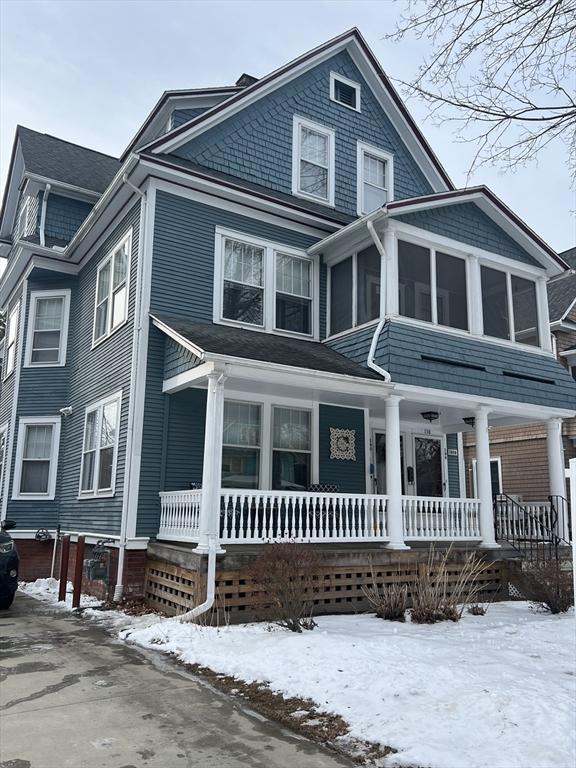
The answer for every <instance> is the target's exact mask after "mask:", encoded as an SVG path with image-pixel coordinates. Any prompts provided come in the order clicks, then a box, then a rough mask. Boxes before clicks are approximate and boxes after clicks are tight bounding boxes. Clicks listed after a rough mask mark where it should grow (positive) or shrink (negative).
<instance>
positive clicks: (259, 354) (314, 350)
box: [152, 313, 383, 381]
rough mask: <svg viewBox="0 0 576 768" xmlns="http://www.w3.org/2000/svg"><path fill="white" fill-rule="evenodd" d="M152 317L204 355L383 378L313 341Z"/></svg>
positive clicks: (165, 317)
mask: <svg viewBox="0 0 576 768" xmlns="http://www.w3.org/2000/svg"><path fill="white" fill-rule="evenodd" d="M152 319H153V320H157V321H159V322H160V323H161V324H163V325H165V326H167V327H168V328H169V329H171V330H172V331H173V332H174V333H175V334H177V335H178V336H179V337H181V338H182V339H183V340H184V341H188V342H190V343H191V344H193V345H194V346H195V347H198V348H200V349H201V350H202V351H203V352H205V353H206V354H207V355H210V354H216V355H226V356H230V357H234V358H243V359H247V360H259V361H261V362H265V363H274V364H276V365H287V366H292V367H295V368H309V369H310V370H313V371H323V372H324V373H335V374H339V375H341V376H356V377H358V378H363V379H374V380H376V381H383V378H382V377H381V376H379V375H378V374H376V373H374V372H373V371H371V370H370V369H369V368H365V367H363V366H362V365H359V364H358V363H356V362H354V361H353V360H350V359H349V358H348V357H345V356H344V355H341V354H340V353H338V352H336V351H335V350H334V349H331V348H330V347H328V346H326V344H321V343H320V342H317V341H307V340H305V339H295V338H291V337H289V336H279V335H276V334H272V333H263V332H261V331H251V330H245V329H243V328H232V327H230V326H227V325H216V324H215V323H199V322H194V321H192V320H185V319H183V318H177V317H172V316H170V315H164V314H158V313H154V314H153V315H152Z"/></svg>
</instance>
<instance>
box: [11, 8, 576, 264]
mask: <svg viewBox="0 0 576 768" xmlns="http://www.w3.org/2000/svg"><path fill="white" fill-rule="evenodd" d="M403 7H404V2H403V0H398V1H396V0H387V1H386V0H384V1H383V0H378V1H377V2H362V0H357V1H356V2H344V0H341V1H340V2H332V1H330V2H320V1H316V2H315V1H314V0H305V1H304V2H301V1H300V0H286V1H284V0H277V1H276V2H274V1H273V0H266V1H262V2H246V0H232V2H218V1H217V0H216V1H214V0H212V1H211V2H203V1H202V2H200V1H197V2H189V1H188V0H178V1H174V0H158V2H155V1H151V2H147V1H144V0H131V1H126V0H100V1H99V2H95V1H93V0H72V1H70V2H62V1H61V0H58V1H56V0H40V1H38V0H0V76H1V81H0V86H1V90H0V171H1V182H2V188H3V187H4V183H5V178H6V174H7V170H8V162H9V158H10V150H11V146H12V141H13V137H14V131H15V128H16V125H17V124H18V123H20V124H21V125H25V126H28V127H29V128H33V129H35V130H37V131H42V132H45V133H50V134H53V135H55V136H59V137H61V138H63V139H67V140H68V141H73V142H77V143H79V144H83V145H85V146H87V147H90V148H93V149H98V150H100V151H102V152H107V153H109V154H111V155H116V156H118V155H119V153H120V152H121V151H122V150H123V149H124V148H125V146H126V145H127V144H128V142H129V140H130V138H131V137H132V136H133V135H134V133H135V132H136V130H137V128H138V127H139V125H140V124H141V123H142V121H143V120H144V118H145V117H146V115H147V114H148V112H149V111H150V109H151V108H152V106H153V105H154V103H155V102H156V100H157V99H158V97H159V96H160V95H161V93H162V91H163V90H166V89H170V88H196V87H201V86H210V85H230V84H232V83H234V81H235V80H236V79H237V77H238V76H239V75H240V74H241V73H242V72H248V73H249V74H252V75H255V76H256V77H259V76H262V75H264V74H266V73H267V72H270V71H271V70H273V69H275V68H276V67H278V66H280V65H282V64H284V63H285V62H286V61H289V60H290V59H292V58H294V57H295V56H298V55H299V54H301V53H303V52H305V51H307V50H309V49H310V48H313V47H314V46H316V45H318V44H319V43H321V42H323V41H325V40H327V39H329V38H331V37H333V36H334V35H337V34H339V33H341V32H343V31H344V30H346V29H348V28H350V27H352V26H357V27H358V28H359V29H360V31H361V32H362V33H363V35H364V36H365V37H366V39H367V40H368V43H369V44H370V45H371V46H372V49H373V50H374V52H375V54H376V56H377V57H378V58H379V60H380V62H381V64H382V65H383V67H384V69H385V70H386V72H387V74H388V75H389V76H390V77H392V78H400V79H405V80H407V79H409V78H410V77H411V75H413V74H414V73H415V71H416V69H417V67H418V64H419V62H420V61H421V59H422V57H423V56H424V55H425V53H426V46H427V45H428V43H427V42H426V41H411V42H403V43H400V44H393V43H391V42H386V41H383V40H382V36H383V35H384V34H386V33H387V32H389V31H390V30H391V29H392V27H393V23H394V20H395V19H396V18H397V16H398V14H399V13H400V12H401V10H402V8H403ZM409 108H410V109H411V111H412V113H413V115H414V116H415V117H416V118H417V120H418V121H419V122H420V123H421V126H422V128H423V131H424V134H425V135H426V137H427V139H428V140H429V142H430V144H431V145H432V148H433V149H434V150H435V152H436V153H437V155H438V156H439V157H440V160H441V161H442V163H443V164H444V166H445V167H446V168H447V170H448V173H449V174H450V176H451V177H452V179H453V181H454V182H455V184H456V185H457V186H458V187H461V186H464V185H465V184H466V173H467V170H468V166H469V163H470V160H471V158H472V155H473V147H472V145H470V144H459V143H458V141H457V140H458V136H457V135H455V134H454V133H453V132H452V128H448V127H446V126H445V127H443V128H439V127H436V126H434V125H433V124H432V123H431V122H429V121H424V116H425V114H426V111H425V107H424V106H423V105H421V104H419V103H418V101H410V102H409ZM469 183H472V184H480V183H482V184H487V185H488V186H490V187H491V188H492V189H493V190H494V191H495V192H496V194H498V195H499V196H500V197H501V198H502V199H503V200H504V201H505V202H506V203H507V204H508V205H509V206H510V207H511V208H513V209H514V210H515V211H516V212H517V213H518V214H519V215H520V216H522V217H523V218H524V219H525V220H526V222H527V223H528V224H529V225H530V226H531V227H532V228H533V229H535V230H536V231H537V232H538V233H539V234H540V235H542V236H543V237H544V238H546V239H547V240H548V242H549V243H550V245H552V246H553V247H554V248H556V249H557V250H559V251H562V250H564V249H566V248H570V247H572V246H574V245H576V219H575V216H574V211H575V209H576V196H575V193H574V191H573V190H571V189H570V183H569V176H568V171H567V162H566V155H565V152H564V147H563V145H561V144H559V145H557V146H555V147H551V148H549V149H548V150H547V151H546V152H544V153H543V154H542V155H541V156H540V158H539V161H538V164H537V165H536V164H533V165H530V166H528V167H526V168H524V169H522V170H520V171H517V172H516V173H511V172H510V171H506V172H503V171H498V170H496V169H493V168H481V169H480V170H478V171H477V172H476V173H475V175H474V176H473V177H472V178H471V180H470V182H469Z"/></svg>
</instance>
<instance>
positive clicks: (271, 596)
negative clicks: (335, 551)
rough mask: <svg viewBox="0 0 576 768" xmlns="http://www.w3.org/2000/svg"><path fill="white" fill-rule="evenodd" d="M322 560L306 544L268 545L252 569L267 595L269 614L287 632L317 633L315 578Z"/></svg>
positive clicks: (252, 576) (254, 578)
mask: <svg viewBox="0 0 576 768" xmlns="http://www.w3.org/2000/svg"><path fill="white" fill-rule="evenodd" d="M319 565H320V557H319V556H318V554H317V553H316V552H315V551H314V550H313V549H312V548H311V547H307V546H306V545H304V544H294V543H293V542H281V543H275V544H267V545H266V546H265V547H263V550H262V553H261V554H260V556H259V557H258V558H257V560H256V561H255V562H254V564H253V565H252V568H251V571H250V575H251V578H252V580H253V581H254V582H255V584H257V585H258V586H259V587H260V588H261V589H262V591H263V592H264V593H265V596H266V600H267V604H266V614H267V618H268V619H269V620H270V621H273V622H274V623H275V624H277V625H278V626H280V627H283V628H284V629H289V630H290V631H291V632H302V630H303V629H314V627H315V626H316V622H315V621H314V619H313V618H312V613H313V610H314V592H315V578H316V577H317V573H318V568H319Z"/></svg>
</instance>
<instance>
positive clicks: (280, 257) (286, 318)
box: [275, 253, 312, 335]
mask: <svg viewBox="0 0 576 768" xmlns="http://www.w3.org/2000/svg"><path fill="white" fill-rule="evenodd" d="M275 256H276V302H275V303H276V307H275V311H276V322H275V328H277V329H278V330H283V331H292V332H294V333H304V334H307V335H310V334H311V333H312V263H311V262H310V260H309V259H301V258H299V257H297V256H291V255H290V254H287V253H276V254H275Z"/></svg>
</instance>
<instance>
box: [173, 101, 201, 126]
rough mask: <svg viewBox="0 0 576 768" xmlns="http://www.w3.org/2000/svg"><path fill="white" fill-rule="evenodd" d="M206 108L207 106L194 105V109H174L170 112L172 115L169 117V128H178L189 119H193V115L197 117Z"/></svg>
mask: <svg viewBox="0 0 576 768" xmlns="http://www.w3.org/2000/svg"><path fill="white" fill-rule="evenodd" d="M207 109H208V107H196V108H195V109H175V110H174V111H173V112H172V116H171V118H170V129H171V130H172V129H174V128H179V127H180V126H181V125H184V123H187V122H188V121H189V120H193V119H194V118H195V117H198V115H201V114H202V112H206V110H207Z"/></svg>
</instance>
